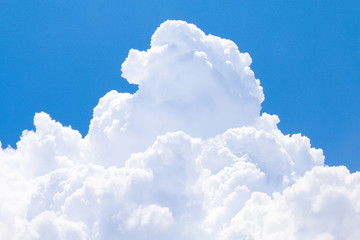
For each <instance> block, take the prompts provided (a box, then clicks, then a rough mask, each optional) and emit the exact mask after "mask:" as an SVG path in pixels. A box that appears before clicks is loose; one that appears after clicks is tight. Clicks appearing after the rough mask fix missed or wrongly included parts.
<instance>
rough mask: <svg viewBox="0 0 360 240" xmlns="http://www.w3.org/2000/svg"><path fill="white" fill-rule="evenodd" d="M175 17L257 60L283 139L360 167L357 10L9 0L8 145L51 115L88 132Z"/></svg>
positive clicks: (0, 112)
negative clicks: (132, 64) (126, 68)
mask: <svg viewBox="0 0 360 240" xmlns="http://www.w3.org/2000/svg"><path fill="white" fill-rule="evenodd" d="M167 19H181V20H185V21H187V22H191V23H194V24H196V25H197V26H198V27H199V28H201V29H202V30H204V31H205V33H207V34H209V33H210V34H213V35H217V36H220V37H223V38H229V39H231V40H233V41H234V42H235V43H236V44H237V45H238V46H239V49H240V51H242V52H249V53H250V55H251V57H252V58H253V64H252V69H253V70H254V72H255V75H256V77H257V78H259V79H260V80H261V83H262V86H263V87H264V92H265V97H266V99H265V102H264V104H263V111H265V112H268V113H274V114H277V115H279V117H280V119H281V123H280V125H279V128H280V129H281V130H282V131H283V132H284V133H299V132H300V133H302V134H304V135H306V136H308V137H310V139H311V143H312V145H313V146H315V147H319V148H323V149H324V152H325V156H326V163H327V164H328V165H346V166H347V167H348V168H349V169H350V170H351V171H357V170H360V158H359V155H360V137H359V135H360V125H359V123H360V107H359V102H360V97H359V96H360V95H359V92H360V83H359V80H360V79H359V78H360V20H359V19H360V2H359V1H357V0H354V1H346V0H345V1H335V0H334V1H316V0H312V1H310V0H309V1H291V0H286V1H264V0H251V1H249V0H246V1H242V0H237V1H235V0H234V1H219V0H217V1H213V0H211V1H180V0H179V1H161V0H155V1H138V0H132V1H115V0H106V1H92V0H71V1H58V0H53V1H35V0H34V1H18V0H11V1H10V0H9V1H5V0H0V140H1V142H2V143H3V147H5V146H6V145H8V144H10V145H12V146H15V143H16V142H17V141H18V139H19V137H20V135H21V132H22V131H23V130H24V129H33V123H32V119H33V116H34V113H35V112H39V111H45V112H47V113H49V114H50V115H51V116H52V118H54V119H56V120H57V121H60V122H61V123H62V124H64V125H71V126H72V127H73V128H74V129H77V130H79V131H80V132H81V133H82V134H83V135H85V134H86V133H87V131H88V126H89V121H90V119H91V116H92V109H93V107H94V106H96V104H97V102H98V99H99V98H100V97H102V96H103V95H104V94H105V93H106V92H108V91H109V90H112V89H116V90H118V91H122V92H126V91H130V92H134V91H136V86H130V85H128V84H127V83H126V81H125V80H124V79H122V78H121V76H120V75H121V71H120V67H121V63H122V62H123V61H124V60H125V58H126V56H127V54H128V51H129V49H130V48H136V49H140V50H145V49H147V48H149V43H150V37H151V35H152V33H153V32H154V31H155V29H156V28H157V27H158V26H159V25H160V24H161V23H162V22H163V21H165V20H167Z"/></svg>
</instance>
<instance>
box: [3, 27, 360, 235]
mask: <svg viewBox="0 0 360 240" xmlns="http://www.w3.org/2000/svg"><path fill="white" fill-rule="evenodd" d="M250 64H251V58H250V56H249V54H247V53H241V52H240V51H239V50H238V48H237V46H236V45H235V43H233V42H232V41H230V40H226V39H221V38H219V37H215V36H212V35H205V34H204V33H203V32H202V31H201V30H200V29H199V28H197V27H196V26H195V25H192V24H188V23H186V22H183V21H166V22H165V23H163V24H161V26H160V27H159V28H158V29H157V30H156V31H155V33H154V35H153V36H152V39H151V47H150V49H148V50H147V51H138V50H133V49H132V50H130V52H129V56H128V58H127V59H126V60H125V62H124V63H123V65H122V72H123V77H124V78H126V79H127V80H128V82H130V83H134V84H138V85H139V90H138V91H137V92H136V93H135V94H133V95H131V94H128V93H118V92H116V91H110V92H109V93H107V94H106V95H105V96H104V97H103V98H101V99H100V100H99V103H98V105H97V106H96V107H95V109H94V115H93V118H92V120H91V123H90V127H89V132H88V134H87V135H86V136H85V137H84V138H83V137H82V136H81V135H80V133H79V132H78V131H76V130H73V129H71V127H66V126H62V124H61V123H59V122H56V121H55V120H52V119H51V118H50V116H49V115H48V114H46V113H37V114H36V115H35V117H34V125H35V127H36V130H35V131H24V132H23V134H22V136H21V139H20V141H19V142H18V143H17V148H16V149H12V148H6V149H2V148H0V162H1V166H2V167H1V168H0V189H1V192H2V194H1V195H0V204H1V205H0V235H1V236H2V237H3V238H4V239H359V238H360V230H359V228H357V227H356V225H357V223H358V222H359V220H360V204H359V202H358V201H357V199H359V197H360V175H359V173H353V174H350V173H349V171H348V170H347V169H346V168H345V167H327V166H325V165H324V156H323V153H322V150H321V149H315V148H313V147H311V145H310V140H309V139H308V138H307V137H305V136H302V135H301V134H294V135H291V136H290V135H284V134H283V133H282V132H281V131H280V130H279V129H278V128H277V124H278V123H279V118H278V117H277V116H276V115H269V114H267V113H263V114H260V110H261V103H262V102H263V100H264V95H263V91H262V87H261V86H260V81H259V80H257V79H256V78H255V76H254V73H253V72H252V70H251V68H250Z"/></svg>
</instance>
